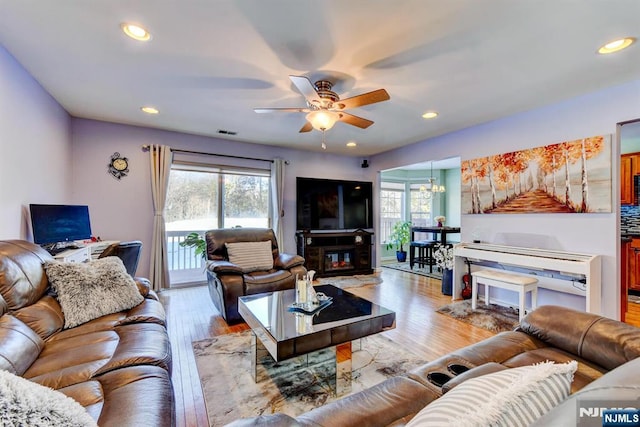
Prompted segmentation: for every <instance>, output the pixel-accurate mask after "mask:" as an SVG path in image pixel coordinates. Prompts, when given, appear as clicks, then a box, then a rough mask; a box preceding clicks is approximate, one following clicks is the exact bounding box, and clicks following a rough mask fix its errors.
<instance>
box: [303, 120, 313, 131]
mask: <svg viewBox="0 0 640 427" xmlns="http://www.w3.org/2000/svg"><path fill="white" fill-rule="evenodd" d="M312 130H313V126H312V125H311V123H309V122H306V123H305V124H304V126H302V129H300V133H302V132H311V131H312Z"/></svg>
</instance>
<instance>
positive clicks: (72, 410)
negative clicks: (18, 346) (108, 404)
mask: <svg viewBox="0 0 640 427" xmlns="http://www.w3.org/2000/svg"><path fill="white" fill-rule="evenodd" d="M0 424H1V425H3V426H4V425H15V426H18V425H24V426H33V427H39V426H42V427H45V426H53V425H55V426H68V427H72V426H74V427H75V426H78V427H80V426H97V424H96V422H95V420H94V419H93V418H92V417H91V416H90V415H89V414H88V413H87V411H85V409H84V408H83V407H82V406H81V405H80V404H79V403H78V402H76V401H75V400H73V399H71V398H70V397H67V396H66V395H64V394H63V393H60V392H57V391H55V390H52V389H50V388H47V387H43V386H41V385H39V384H36V383H33V382H31V381H29V380H26V379H24V378H21V377H19V376H16V375H13V374H11V373H9V372H7V371H2V370H0Z"/></svg>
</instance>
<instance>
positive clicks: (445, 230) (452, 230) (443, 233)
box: [411, 226, 460, 245]
mask: <svg viewBox="0 0 640 427" xmlns="http://www.w3.org/2000/svg"><path fill="white" fill-rule="evenodd" d="M415 233H433V234H434V236H433V237H434V239H433V240H438V238H437V235H438V234H439V235H440V243H441V244H443V245H446V244H447V234H460V227H446V226H445V227H437V226H434V227H411V241H412V242H413V241H414V240H415Z"/></svg>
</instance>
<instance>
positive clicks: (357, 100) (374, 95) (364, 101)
mask: <svg viewBox="0 0 640 427" xmlns="http://www.w3.org/2000/svg"><path fill="white" fill-rule="evenodd" d="M388 99H391V97H390V96H389V94H388V93H387V91H386V90H384V89H378V90H374V91H373V92H367V93H363V94H362V95H356V96H352V97H351V98H347V99H341V100H340V101H338V102H336V103H334V104H333V106H334V108H338V109H340V110H346V109H347V108H355V107H362V106H363V105H369V104H375V103H376V102H382V101H386V100H388Z"/></svg>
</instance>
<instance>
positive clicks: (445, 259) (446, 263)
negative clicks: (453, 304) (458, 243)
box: [433, 244, 453, 295]
mask: <svg viewBox="0 0 640 427" xmlns="http://www.w3.org/2000/svg"><path fill="white" fill-rule="evenodd" d="M433 259H435V261H436V265H437V266H438V267H440V269H441V270H442V293H443V294H444V295H451V294H452V292H453V246H451V245H441V244H438V245H436V246H435V248H434V251H433Z"/></svg>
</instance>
